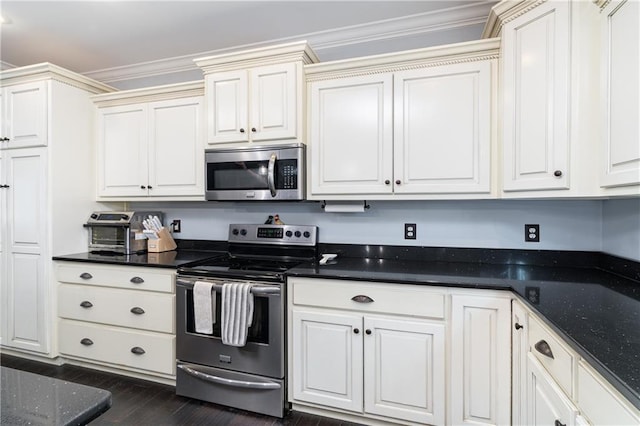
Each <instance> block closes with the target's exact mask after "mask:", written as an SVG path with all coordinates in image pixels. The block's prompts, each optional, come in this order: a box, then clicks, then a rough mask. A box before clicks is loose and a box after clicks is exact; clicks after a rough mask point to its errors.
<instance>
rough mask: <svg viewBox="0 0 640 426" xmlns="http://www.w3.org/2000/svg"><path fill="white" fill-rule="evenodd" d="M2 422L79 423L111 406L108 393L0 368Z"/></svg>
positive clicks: (92, 417) (18, 425)
mask: <svg viewBox="0 0 640 426" xmlns="http://www.w3.org/2000/svg"><path fill="white" fill-rule="evenodd" d="M0 370H1V375H0V377H1V379H0V384H1V388H2V392H1V393H2V404H1V408H2V409H1V412H0V424H3V425H14V426H20V425H55V426H59V425H60V426H62V425H64V426H67V425H68V426H72V425H83V424H87V423H88V422H89V421H91V420H93V419H95V418H96V417H98V416H99V415H100V414H102V413H104V412H105V411H107V410H108V409H109V408H110V407H111V392H109V391H106V390H103V389H98V388H94V387H92V386H86V385H81V384H78V383H71V382H67V381H63V380H59V379H55V378H51V377H46V376H41V375H39V374H34V373H30V372H27V371H21V370H15V369H13V368H7V367H0Z"/></svg>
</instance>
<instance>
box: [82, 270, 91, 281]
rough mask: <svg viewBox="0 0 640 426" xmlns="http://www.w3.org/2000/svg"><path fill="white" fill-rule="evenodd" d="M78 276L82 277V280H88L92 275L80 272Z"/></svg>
mask: <svg viewBox="0 0 640 426" xmlns="http://www.w3.org/2000/svg"><path fill="white" fill-rule="evenodd" d="M80 278H82V279H83V280H90V279H91V278H93V275H91V274H90V273H88V272H83V273H81V274H80Z"/></svg>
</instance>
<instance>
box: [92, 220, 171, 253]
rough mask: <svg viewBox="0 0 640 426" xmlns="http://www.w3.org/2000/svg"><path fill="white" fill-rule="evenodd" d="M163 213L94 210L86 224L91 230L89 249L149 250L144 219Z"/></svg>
mask: <svg viewBox="0 0 640 426" xmlns="http://www.w3.org/2000/svg"><path fill="white" fill-rule="evenodd" d="M150 215H151V216H157V217H158V219H160V222H162V221H163V215H162V213H160V212H154V211H133V212H132V211H127V212H124V211H121V212H93V213H91V216H89V220H87V223H86V224H85V225H84V226H85V228H87V229H88V230H89V251H90V252H110V253H119V254H134V253H142V252H145V251H147V237H146V236H145V235H144V234H143V232H142V231H143V230H144V226H143V224H142V221H143V220H144V219H146V218H147V217H148V216H150Z"/></svg>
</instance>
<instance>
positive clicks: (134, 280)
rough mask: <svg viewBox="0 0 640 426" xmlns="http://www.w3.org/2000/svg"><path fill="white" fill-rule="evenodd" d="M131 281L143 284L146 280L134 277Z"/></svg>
mask: <svg viewBox="0 0 640 426" xmlns="http://www.w3.org/2000/svg"><path fill="white" fill-rule="evenodd" d="M129 281H131V282H132V283H134V284H142V283H143V282H144V280H143V279H142V278H140V277H133V278H131V279H130V280H129Z"/></svg>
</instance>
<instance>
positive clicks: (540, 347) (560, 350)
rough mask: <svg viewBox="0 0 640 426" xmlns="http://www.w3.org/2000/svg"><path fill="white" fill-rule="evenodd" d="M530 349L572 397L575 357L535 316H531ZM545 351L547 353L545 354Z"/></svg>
mask: <svg viewBox="0 0 640 426" xmlns="http://www.w3.org/2000/svg"><path fill="white" fill-rule="evenodd" d="M547 349H548V350H547ZM529 350H530V351H531V353H532V354H533V355H534V356H535V357H536V359H537V360H538V361H539V362H540V364H542V365H543V366H544V368H545V369H546V370H547V371H548V372H549V374H550V375H551V376H552V377H553V379H554V380H555V381H556V382H557V383H558V385H560V387H561V388H562V390H563V391H564V392H565V393H566V394H567V395H569V396H570V397H573V386H572V383H573V370H574V368H575V358H574V356H573V355H572V354H571V352H569V351H568V350H567V349H566V347H565V346H564V344H562V343H561V342H560V340H559V339H558V338H556V337H555V336H554V335H553V334H552V333H551V332H550V331H549V330H547V329H546V328H545V327H544V326H542V324H541V323H540V322H539V320H538V319H537V318H534V317H533V316H530V317H529ZM548 351H550V353H549V352H548ZM545 352H546V353H547V355H545ZM551 355H552V356H553V358H552V357H551Z"/></svg>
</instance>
